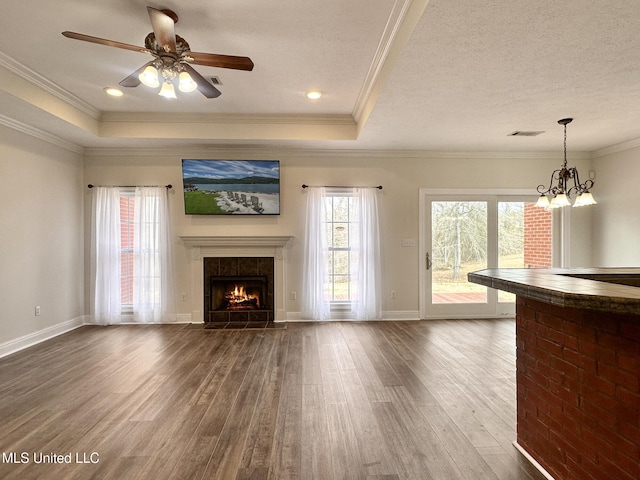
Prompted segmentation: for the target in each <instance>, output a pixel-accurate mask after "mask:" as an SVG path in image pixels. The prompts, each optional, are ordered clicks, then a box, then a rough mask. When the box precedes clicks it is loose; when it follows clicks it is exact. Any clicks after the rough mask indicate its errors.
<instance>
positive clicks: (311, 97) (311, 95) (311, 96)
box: [307, 90, 322, 100]
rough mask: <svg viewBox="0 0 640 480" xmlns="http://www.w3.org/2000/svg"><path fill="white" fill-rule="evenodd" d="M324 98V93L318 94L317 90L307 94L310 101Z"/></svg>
mask: <svg viewBox="0 0 640 480" xmlns="http://www.w3.org/2000/svg"><path fill="white" fill-rule="evenodd" d="M321 96H322V92H318V91H317V90H311V91H310V92H307V98H308V99H309V100H317V99H319V98H320V97H321Z"/></svg>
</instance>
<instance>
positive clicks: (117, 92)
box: [104, 87, 124, 97]
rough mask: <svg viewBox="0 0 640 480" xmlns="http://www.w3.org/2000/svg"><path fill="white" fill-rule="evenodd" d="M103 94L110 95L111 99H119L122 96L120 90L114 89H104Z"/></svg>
mask: <svg viewBox="0 0 640 480" xmlns="http://www.w3.org/2000/svg"><path fill="white" fill-rule="evenodd" d="M104 93H106V94H107V95H111V96H112V97H121V96H122V95H124V93H122V90H120V89H119V88H116V87H106V88H105V89H104Z"/></svg>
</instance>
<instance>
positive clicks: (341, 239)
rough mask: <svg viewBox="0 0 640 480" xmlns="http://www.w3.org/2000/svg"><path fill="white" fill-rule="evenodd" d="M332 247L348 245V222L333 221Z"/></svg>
mask: <svg viewBox="0 0 640 480" xmlns="http://www.w3.org/2000/svg"><path fill="white" fill-rule="evenodd" d="M332 246H333V247H334V248H348V247H349V224H348V223H334V224H333V245H332Z"/></svg>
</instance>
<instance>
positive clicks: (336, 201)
mask: <svg viewBox="0 0 640 480" xmlns="http://www.w3.org/2000/svg"><path fill="white" fill-rule="evenodd" d="M333 220H334V221H335V222H348V221H349V197H333Z"/></svg>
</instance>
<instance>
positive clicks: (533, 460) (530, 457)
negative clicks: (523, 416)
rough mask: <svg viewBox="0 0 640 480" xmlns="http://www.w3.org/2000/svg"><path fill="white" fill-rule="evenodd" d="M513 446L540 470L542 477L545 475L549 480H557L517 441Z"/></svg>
mask: <svg viewBox="0 0 640 480" xmlns="http://www.w3.org/2000/svg"><path fill="white" fill-rule="evenodd" d="M513 446H514V447H516V449H517V450H518V451H519V452H520V453H521V454H522V456H523V457H524V458H526V459H527V460H529V463H531V465H533V466H534V467H535V468H536V470H538V471H539V472H540V473H541V474H542V475H544V477H545V478H546V479H547V480H555V478H553V476H552V475H551V474H550V473H549V472H547V471H546V470H545V469H544V467H543V466H542V465H540V464H539V463H538V462H537V460H536V459H535V458H533V457H532V456H531V455H530V454H529V452H527V451H526V450H525V449H524V448H523V447H522V445H520V444H519V443H518V442H517V441H516V442H513Z"/></svg>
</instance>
